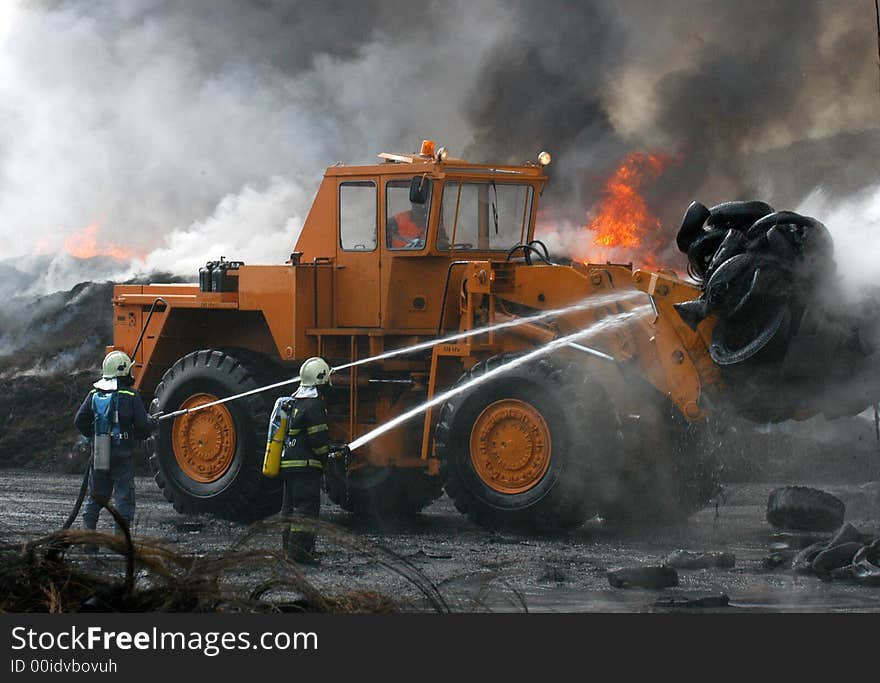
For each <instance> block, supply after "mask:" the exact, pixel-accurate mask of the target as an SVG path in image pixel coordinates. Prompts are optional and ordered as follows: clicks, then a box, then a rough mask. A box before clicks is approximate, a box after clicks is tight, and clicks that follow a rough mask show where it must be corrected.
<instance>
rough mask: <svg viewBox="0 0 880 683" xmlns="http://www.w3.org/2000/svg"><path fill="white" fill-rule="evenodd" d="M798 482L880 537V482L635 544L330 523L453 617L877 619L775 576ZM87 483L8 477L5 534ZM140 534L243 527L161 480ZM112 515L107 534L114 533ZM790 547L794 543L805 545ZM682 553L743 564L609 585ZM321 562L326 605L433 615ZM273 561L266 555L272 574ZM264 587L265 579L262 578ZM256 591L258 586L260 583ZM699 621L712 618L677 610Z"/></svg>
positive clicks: (149, 485) (749, 496)
mask: <svg viewBox="0 0 880 683" xmlns="http://www.w3.org/2000/svg"><path fill="white" fill-rule="evenodd" d="M780 483H782V484H791V483H802V484H807V485H813V486H816V487H820V488H823V489H824V490H827V491H829V492H830V493H833V494H835V495H837V496H839V497H840V498H841V500H843V501H844V502H845V503H846V505H847V514H846V518H847V520H848V521H850V522H852V523H853V524H854V525H856V526H857V527H858V528H859V529H860V530H862V531H864V532H868V533H877V532H878V531H880V528H878V522H877V520H878V510H880V487H878V485H877V483H876V482H874V483H861V484H860V483H857V482H855V481H852V482H835V483H826V482H823V481H821V480H815V479H801V480H798V481H797V482H793V481H792V480H786V481H784V482H763V483H737V484H731V485H729V486H728V487H727V489H726V499H725V500H724V501H723V502H722V503H721V504H720V505H719V506H718V508H717V509H716V508H714V507H709V508H707V509H705V510H703V511H701V512H699V513H698V514H696V515H694V516H693V517H692V518H691V519H690V520H688V521H687V522H686V523H683V524H680V525H677V526H673V527H666V528H661V529H643V530H640V531H632V532H627V533H622V532H614V533H612V532H610V531H606V530H603V529H602V528H601V527H600V526H599V525H597V524H595V523H593V522H590V523H588V524H586V525H585V526H584V527H582V528H581V529H578V530H577V531H575V532H572V533H570V534H567V535H565V536H561V537H553V538H547V537H539V536H528V535H514V534H499V533H493V532H490V531H487V530H485V529H482V528H480V527H477V526H475V525H473V524H471V523H470V522H468V521H467V520H466V519H465V518H464V517H463V516H461V515H460V514H458V513H457V512H456V511H455V509H454V507H453V505H452V503H451V501H450V500H449V499H448V498H446V497H445V496H444V497H443V498H441V499H440V500H438V501H437V502H435V503H434V504H433V505H431V506H430V507H429V508H427V509H426V510H425V511H424V512H423V513H422V514H420V515H417V516H416V517H413V518H412V519H410V520H407V521H401V522H397V523H393V524H384V525H382V524H376V523H368V522H365V521H363V520H358V519H355V518H354V517H352V516H351V515H349V514H347V513H344V512H342V511H341V510H340V509H339V508H338V507H336V506H334V505H332V504H330V503H329V502H328V501H326V500H325V501H324V511H323V514H322V517H323V519H325V520H327V521H329V522H331V523H332V524H335V525H338V526H339V527H341V528H342V529H343V530H344V531H347V532H349V533H350V534H353V535H354V536H356V537H357V538H358V539H360V540H361V541H363V542H365V544H366V545H368V546H381V547H382V548H384V549H386V550H387V551H389V552H390V553H392V554H394V555H396V556H397V557H399V558H400V560H399V561H398V562H397V564H403V563H404V562H406V563H409V564H410V565H412V566H413V567H414V568H417V569H418V570H419V571H420V572H421V573H422V574H423V576H424V577H426V578H427V579H428V580H429V581H430V582H431V583H433V584H434V585H435V586H436V587H437V589H438V590H439V592H440V594H441V595H442V596H443V599H444V600H445V601H446V603H447V605H448V606H449V607H450V609H452V610H455V611H464V612H467V611H532V612H541V611H564V612H650V611H666V610H668V609H670V608H669V607H667V606H663V605H662V604H657V603H658V601H663V600H669V599H672V598H676V599H679V600H681V599H687V598H700V597H711V596H718V595H720V594H725V595H727V596H728V598H729V604H728V606H726V607H717V606H716V607H713V608H711V609H713V610H716V611H725V612H738V611H772V612H775V611H809V612H856V611H859V612H861V611H870V612H880V589H878V588H876V587H874V588H872V587H866V586H861V585H857V584H854V583H852V582H843V581H833V582H832V581H822V580H820V579H819V578H817V577H815V576H806V575H798V574H794V573H793V572H792V571H791V570H787V569H767V568H765V566H764V560H765V558H766V557H767V556H768V555H769V554H770V546H771V544H773V543H777V544H778V543H779V542H780V538H779V537H778V536H774V532H776V531H777V530H774V529H773V528H772V527H770V526H769V525H768V524H767V522H766V521H765V520H764V514H765V506H766V502H767V495H768V493H769V492H770V490H771V489H772V488H774V487H775V486H776V485H777V484H780ZM78 486H79V478H78V477H76V476H75V475H59V474H44V473H36V472H30V471H22V470H6V471H5V472H3V475H2V478H0V510H2V511H3V519H4V523H3V524H2V530H3V532H4V535H6V536H7V537H8V539H9V540H12V541H25V540H29V539H32V538H35V537H36V536H39V535H42V534H45V533H48V532H51V531H53V530H55V529H57V528H58V527H59V526H60V525H61V523H62V522H63V520H64V518H65V517H66V515H67V512H68V510H69V508H70V506H71V505H72V503H73V501H74V499H75V497H76V492H77V490H78ZM137 486H138V512H137V516H136V520H135V524H134V528H133V531H134V534H135V535H136V537H143V536H149V537H153V538H157V539H162V540H163V541H165V542H167V543H168V544H169V545H171V546H172V547H173V548H175V549H176V550H178V551H181V552H186V553H192V554H196V555H202V554H206V553H207V554H215V555H216V554H222V553H223V552H224V550H226V549H228V548H230V547H231V546H232V544H233V543H234V542H235V541H236V540H238V539H240V538H241V537H242V536H243V535H244V534H245V533H246V532H247V528H246V527H243V526H240V525H236V524H232V523H229V522H224V521H220V520H217V519H214V518H211V517H194V516H188V517H184V516H181V515H178V514H177V513H175V512H174V510H173V509H172V508H171V506H170V505H168V504H167V503H166V502H165V500H164V499H163V498H162V496H161V494H160V493H159V491H158V489H157V488H156V486H155V485H154V484H153V482H152V480H151V479H150V478H148V477H143V478H139V479H138V481H137ZM111 524H112V523H111V520H110V519H109V517H108V518H107V519H103V520H102V526H103V527H104V528H105V529H106V530H107V531H111V530H112V526H111ZM809 538H810V535H809V534H807V535H805V538H803V539H797V538H793V539H791V540H792V542H797V541H800V542H805V541H806V540H808V539H809ZM251 546H253V547H256V548H258V549H259V548H264V549H266V550H278V548H279V546H280V539H279V538H278V533H277V532H276V531H272V530H269V531H266V533H264V534H261V535H258V536H257V537H256V538H255V539H254V540H253V542H252V543H251ZM677 549H687V550H692V551H708V550H723V551H728V552H732V553H734V554H735V557H736V563H735V565H734V567H732V568H727V569H719V568H714V569H695V570H684V569H680V570H679V572H678V574H679V585H678V586H677V587H673V588H665V589H657V590H648V589H641V588H630V589H616V588H612V587H611V586H610V585H609V583H608V580H607V578H606V571H607V570H608V569H611V568H615V567H621V566H625V567H633V566H642V565H657V564H662V563H663V561H664V558H665V557H666V556H667V555H668V554H669V553H670V552H672V551H674V550H677ZM318 551H319V553H320V554H321V565H320V566H319V567H315V568H306V569H305V576H306V578H307V579H308V581H310V582H311V583H312V584H313V585H314V586H316V587H317V588H319V589H320V590H321V591H322V592H325V593H327V594H343V593H347V592H351V591H357V590H371V591H379V592H381V593H383V594H385V595H387V596H388V597H390V598H392V599H393V600H395V601H396V602H397V603H398V604H399V605H400V606H401V608H402V609H405V610H406V609H409V610H419V609H427V606H426V603H425V601H424V597H423V595H422V593H421V591H420V590H419V589H418V588H416V586H415V585H414V584H413V583H411V582H410V581H409V580H407V579H406V578H405V577H404V576H402V575H401V574H399V573H397V572H396V571H392V570H389V569H388V568H386V567H385V566H383V564H382V563H381V562H379V561H377V560H376V559H375V557H373V556H371V555H370V554H369V553H366V552H362V551H359V550H351V549H346V548H344V547H341V546H339V545H337V544H336V543H335V542H334V541H333V540H332V538H331V535H330V534H327V535H325V536H323V537H322V538H320V539H319V541H318ZM68 556H69V557H70V558H71V559H72V560H73V561H75V562H79V563H81V564H82V565H83V567H84V568H89V569H97V570H99V571H101V572H102V573H105V574H106V573H114V572H115V573H117V574H119V575H120V576H121V575H122V571H123V561H122V559H121V558H120V557H119V556H117V555H113V554H111V553H109V552H108V551H102V552H101V554H99V555H98V556H96V557H92V556H88V555H85V554H84V553H78V552H77V551H69V553H68ZM275 561H276V560H273V559H270V558H269V557H268V556H267V560H266V573H268V574H270V575H271V573H272V563H273V562H275ZM263 578H265V576H264V577H263ZM227 580H229V581H231V582H238V583H242V584H246V585H256V581H257V580H258V579H257V577H256V576H255V575H253V574H252V573H248V574H244V573H242V574H241V575H236V573H235V572H234V571H232V572H230V573H228V574H227ZM250 582H253V583H250ZM676 609H685V610H690V611H694V609H696V611H700V609H703V610H704V611H705V609H706V608H693V609H692V608H676Z"/></svg>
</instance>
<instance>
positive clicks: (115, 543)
mask: <svg viewBox="0 0 880 683" xmlns="http://www.w3.org/2000/svg"><path fill="white" fill-rule="evenodd" d="M105 507H106V509H107V510H108V511H109V512H110V514H112V515H113V517H114V518H115V519H116V522H117V525H118V527H119V529H120V530H121V531H122V533H120V534H115V535H114V534H105V533H99V532H94V531H81V530H74V531H70V530H61V531H56V532H54V533H51V534H48V535H46V536H43V537H41V538H38V539H35V540H33V541H31V542H29V543H26V544H25V545H23V546H22V545H20V544H12V543H9V542H7V541H3V540H0V612H52V613H58V612H251V613H264V612H333V613H340V612H371V613H385V612H393V611H398V610H400V609H401V607H402V605H401V604H399V603H397V602H395V601H394V600H392V599H391V598H389V597H388V596H386V595H383V594H381V593H379V592H374V591H363V590H361V591H353V592H349V593H345V594H342V595H331V594H326V593H322V592H321V591H320V590H319V589H318V588H317V587H316V586H315V585H314V584H313V583H312V582H311V581H309V579H308V577H307V576H306V575H305V574H304V573H303V571H302V569H301V568H300V567H299V565H297V564H295V563H293V562H290V561H288V560H286V559H285V558H284V557H283V556H282V554H280V553H276V552H272V551H269V550H266V549H264V548H259V547H256V544H255V543H254V542H255V541H256V540H257V539H259V538H261V537H263V536H264V534H265V533H268V532H272V531H274V532H276V533H275V534H274V537H277V535H278V533H277V532H278V531H279V530H280V525H281V524H282V523H284V524H289V523H290V522H289V520H287V521H284V522H282V521H274V522H272V521H267V522H263V523H261V524H257V525H254V526H252V527H250V528H249V530H248V531H247V533H245V534H244V535H243V536H242V537H241V538H240V539H238V541H236V542H235V543H234V544H233V545H232V547H231V548H230V549H229V550H227V551H226V552H223V553H222V554H219V555H216V556H212V555H204V556H194V555H185V554H182V553H179V552H177V551H175V550H173V549H171V548H169V547H168V546H167V545H166V544H164V543H162V542H159V541H155V540H152V539H141V538H138V539H134V538H132V536H131V534H130V532H129V529H128V526H127V524H126V522H125V519H123V518H122V517H121V516H120V515H119V513H118V512H117V511H116V510H115V509H114V508H113V506H112V505H110V504H107V505H105ZM299 521H300V522H301V523H302V524H308V523H309V522H311V523H312V524H313V525H314V526H315V529H316V531H317V532H318V533H320V534H321V535H322V537H324V538H326V539H328V540H329V541H330V542H333V543H335V544H337V545H340V546H343V547H345V548H348V549H350V550H353V551H355V552H357V553H359V554H361V555H362V556H364V557H367V558H369V559H371V560H373V561H375V562H376V563H378V564H379V565H381V566H383V567H386V568H388V569H389V570H391V571H394V572H396V573H398V574H400V575H401V576H403V577H405V578H406V579H407V580H409V581H410V582H412V583H413V585H415V586H416V588H417V589H418V590H419V591H420V593H421V594H422V595H423V596H424V598H425V602H426V604H427V605H428V608H429V609H433V610H435V611H449V608H448V606H447V604H446V602H445V600H444V598H443V596H442V595H441V594H440V592H439V591H438V589H437V587H436V586H435V585H434V584H433V583H432V582H431V581H430V579H428V578H427V577H426V576H425V575H424V574H423V573H422V572H421V571H420V570H419V569H417V568H416V567H415V566H414V565H413V564H412V563H411V562H409V561H408V560H406V559H405V558H402V557H400V556H399V555H397V554H395V553H393V552H392V551H390V550H388V549H385V548H382V547H381V546H375V545H373V544H370V543H368V542H365V541H363V540H361V539H358V538H357V537H355V536H353V535H351V534H348V533H347V532H345V531H344V530H342V529H340V528H339V527H337V526H336V525H333V524H329V523H326V522H320V521H315V520H307V519H303V520H299ZM101 548H103V549H106V551H110V552H112V553H115V554H116V555H119V556H121V557H122V558H123V559H124V561H125V570H124V573H123V576H122V577H121V580H120V577H119V576H118V575H117V574H118V573H119V572H112V571H111V572H107V571H103V572H102V573H100V574H98V573H96V572H95V571H94V570H90V569H89V567H91V566H92V565H94V564H95V563H93V562H77V561H76V560H75V559H73V558H72V557H71V554H72V551H75V550H86V551H88V550H90V549H95V550H97V549H101ZM77 554H78V553H77ZM96 562H97V564H98V566H99V567H101V568H103V569H105V570H106V569H107V567H106V562H103V563H102V562H100V561H96ZM243 576H246V577H248V579H247V580H242V577H243ZM422 609H424V608H422Z"/></svg>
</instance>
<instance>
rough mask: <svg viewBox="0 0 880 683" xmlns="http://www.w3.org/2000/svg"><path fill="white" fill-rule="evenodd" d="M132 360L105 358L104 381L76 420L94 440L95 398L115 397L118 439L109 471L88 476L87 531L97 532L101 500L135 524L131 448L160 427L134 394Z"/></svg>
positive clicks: (120, 355)
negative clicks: (108, 502)
mask: <svg viewBox="0 0 880 683" xmlns="http://www.w3.org/2000/svg"><path fill="white" fill-rule="evenodd" d="M131 366H132V361H131V358H129V357H128V355H127V354H125V353H123V352H122V351H111V352H110V353H108V354H107V356H106V357H105V358H104V364H103V369H102V378H101V379H100V380H98V381H97V382H95V383H94V385H93V386H94V389H92V390H91V391H90V392H89V395H88V396H86V398H85V400H84V401H83V402H82V405H81V406H80V407H79V410H78V411H77V413H76V417H75V418H74V423H75V424H76V427H77V429H79V431H80V433H81V434H82V435H83V436H85V437H88V438H92V437H93V436H94V429H95V411H94V405H95V403H94V399H95V396H96V395H98V394H100V395H106V394H108V393H111V392H115V394H116V404H115V405H116V411H117V415H118V430H117V431H118V435H117V436H115V437H114V438H113V440H112V441H111V448H110V469H109V470H101V469H96V468H95V467H94V466H92V467H91V468H90V470H91V471H90V472H89V497H88V499H87V500H86V503H85V506H84V509H83V523H84V524H85V527H86V529H92V530H94V529H96V528H97V526H98V514H99V513H100V511H101V504H100V502H99V501H101V500H104V501H106V500H109V499H110V498H111V495H112V498H113V504H114V506H115V507H116V509H117V510H118V511H119V514H120V515H122V517H124V518H125V519H126V521H127V522H128V523H129V524H131V522H132V521H133V520H134V463H133V459H134V458H133V452H132V447H133V444H134V442H135V440H142V439H146V438H147V437H148V436H149V435H150V432H151V431H153V430H154V429H155V428H156V425H157V424H158V423H157V421H156V419H155V418H153V417H151V416H149V415H147V411H146V410H145V409H144V404H143V402H142V401H141V399H140V396H139V395H138V393H137V391H135V389H134V387H133V385H134V379H133V378H132V376H131Z"/></svg>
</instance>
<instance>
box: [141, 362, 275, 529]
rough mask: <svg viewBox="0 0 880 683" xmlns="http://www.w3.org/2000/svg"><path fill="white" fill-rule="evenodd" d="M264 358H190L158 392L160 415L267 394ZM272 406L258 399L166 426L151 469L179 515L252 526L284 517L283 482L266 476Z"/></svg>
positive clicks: (156, 444) (206, 411)
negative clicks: (200, 515)
mask: <svg viewBox="0 0 880 683" xmlns="http://www.w3.org/2000/svg"><path fill="white" fill-rule="evenodd" d="M258 358H259V357H258V356H256V355H255V354H251V353H249V352H247V351H241V352H237V351H230V352H226V351H217V350H212V349H205V350H200V351H194V352H192V353H189V354H187V355H186V356H184V357H183V358H181V359H180V360H178V361H177V362H176V363H175V364H174V365H172V366H171V367H170V368H169V369H168V371H167V372H166V373H165V375H164V376H163V377H162V381H161V382H160V383H159V386H158V387H156V392H155V397H156V403H157V406H158V409H159V410H160V411H161V412H162V413H170V412H173V411H175V410H178V409H180V407H181V406H183V405H189V406H193V405H197V404H198V403H200V402H207V401H208V400H213V399H214V398H224V397H227V396H232V395H233V394H238V393H241V392H244V391H248V390H250V389H256V388H258V387H260V386H264V385H265V383H266V380H267V378H268V371H267V367H268V366H267V367H265V368H264V367H261V364H260V362H259V361H258ZM245 359H247V360H245ZM272 400H274V396H267V395H266V394H265V393H258V394H252V395H251V396H246V397H243V398H241V399H238V400H236V401H230V402H229V403H225V404H222V405H221V406H218V407H217V408H216V409H215V408H207V409H204V410H203V411H198V412H196V413H191V414H189V415H184V416H180V417H176V418H173V419H171V420H166V421H163V422H161V423H160V430H159V433H158V434H157V435H156V438H155V439H154V446H153V453H152V455H151V457H150V466H151V468H152V470H153V474H154V476H155V479H156V483H157V484H158V485H159V488H160V489H161V490H162V493H163V494H164V495H165V498H166V499H167V500H168V501H169V502H171V504H172V505H173V506H174V509H175V510H177V511H178V512H180V513H184V514H196V513H209V514H213V515H216V516H217V517H221V518H223V519H228V520H231V521H235V522H244V523H250V522H253V521H256V520H258V519H262V518H263V517H267V516H269V515H271V514H274V513H275V512H277V511H278V510H279V509H280V507H281V484H280V482H279V480H278V479H269V478H266V477H264V476H263V475H262V462H263V454H264V451H265V443H266V429H267V424H268V421H269V412H270V410H271V407H272Z"/></svg>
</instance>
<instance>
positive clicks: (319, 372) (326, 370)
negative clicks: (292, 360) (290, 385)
mask: <svg viewBox="0 0 880 683" xmlns="http://www.w3.org/2000/svg"><path fill="white" fill-rule="evenodd" d="M330 372H331V370H330V366H329V365H327V361H325V360H324V359H323V358H319V357H318V356H313V357H312V358H309V359H308V360H307V361H305V362H304V363H303V364H302V366H301V367H300V369H299V383H300V386H303V387H315V386H318V385H319V384H327V383H328V382H329V381H330Z"/></svg>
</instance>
